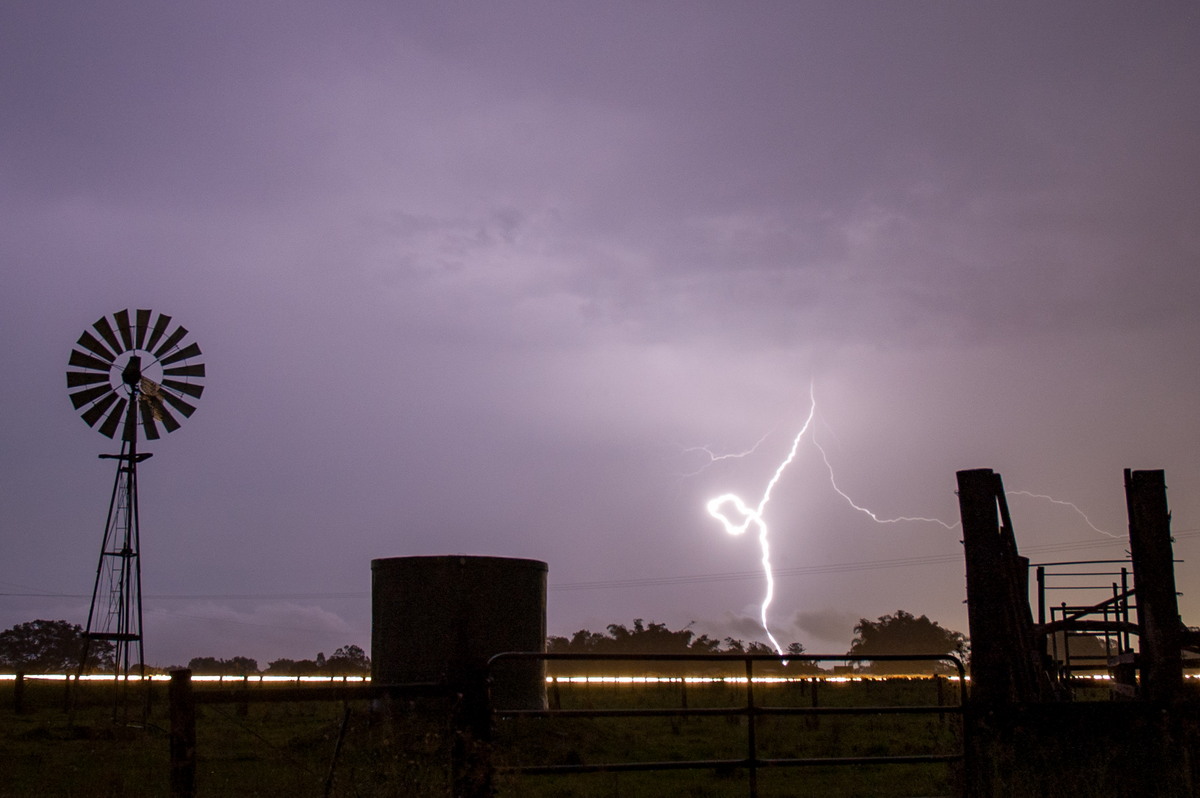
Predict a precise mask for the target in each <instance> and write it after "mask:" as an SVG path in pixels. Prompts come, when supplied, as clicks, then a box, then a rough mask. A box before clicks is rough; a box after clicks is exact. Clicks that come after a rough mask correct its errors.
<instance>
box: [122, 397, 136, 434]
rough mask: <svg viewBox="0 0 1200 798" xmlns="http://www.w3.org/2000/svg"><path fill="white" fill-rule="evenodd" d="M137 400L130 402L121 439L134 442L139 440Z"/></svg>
mask: <svg viewBox="0 0 1200 798" xmlns="http://www.w3.org/2000/svg"><path fill="white" fill-rule="evenodd" d="M137 406H138V403H137V402H130V403H129V411H128V412H127V413H126V414H125V428H124V429H123V430H122V431H121V440H123V441H129V442H130V443H133V442H135V441H137V428H138V413H137V410H138V408H137Z"/></svg>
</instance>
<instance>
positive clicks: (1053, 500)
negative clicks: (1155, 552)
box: [1005, 490, 1121, 540]
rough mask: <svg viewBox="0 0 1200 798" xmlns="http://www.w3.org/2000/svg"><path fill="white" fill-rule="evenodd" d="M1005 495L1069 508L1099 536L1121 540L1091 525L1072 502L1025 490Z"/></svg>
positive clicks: (1085, 515)
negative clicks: (1039, 500)
mask: <svg viewBox="0 0 1200 798" xmlns="http://www.w3.org/2000/svg"><path fill="white" fill-rule="evenodd" d="M1005 493H1007V494H1008V495H1009V496H1028V497H1030V498H1032V499H1045V500H1046V501H1048V502H1051V503H1052V504H1060V505H1062V506H1063V507H1070V508H1071V509H1072V510H1074V511H1075V512H1077V513H1079V516H1080V517H1081V518H1082V519H1083V521H1084V523H1086V524H1087V525H1088V526H1090V527H1091V528H1092V529H1094V530H1095V531H1097V532H1099V533H1100V534H1101V535H1107V536H1108V537H1110V538H1116V539H1118V540H1119V539H1120V538H1121V536H1120V535H1114V534H1113V533H1112V532H1106V531H1104V530H1103V529H1101V528H1100V527H1098V526H1096V525H1095V524H1093V523H1092V519H1090V518H1088V517H1087V513H1085V512H1084V511H1083V510H1081V509H1079V505H1077V504H1074V503H1072V502H1069V501H1065V500H1063V499H1056V498H1054V497H1053V496H1047V495H1046V494H1044V493H1030V492H1029V491H1027V490H1009V491H1005Z"/></svg>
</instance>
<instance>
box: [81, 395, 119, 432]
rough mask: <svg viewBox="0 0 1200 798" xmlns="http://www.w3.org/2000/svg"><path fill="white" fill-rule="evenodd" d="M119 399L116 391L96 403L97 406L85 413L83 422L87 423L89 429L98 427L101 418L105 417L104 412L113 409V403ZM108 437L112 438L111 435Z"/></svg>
mask: <svg viewBox="0 0 1200 798" xmlns="http://www.w3.org/2000/svg"><path fill="white" fill-rule="evenodd" d="M117 398H118V397H117V394H116V392H115V391H114V392H113V393H110V394H109V395H108V396H105V397H104V398H103V399H101V400H100V401H99V402H96V404H94V405H92V406H91V407H89V408H88V409H87V410H85V411H83V420H84V421H86V422H87V425H88V426H89V427H94V426H96V422H98V421H99V420H100V417H101V416H103V415H104V411H105V410H107V409H108V408H110V407H112V403H113V402H115V401H117ZM108 437H110V438H111V437H112V436H111V435H109V436H108Z"/></svg>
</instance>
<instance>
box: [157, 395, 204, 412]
mask: <svg viewBox="0 0 1200 798" xmlns="http://www.w3.org/2000/svg"><path fill="white" fill-rule="evenodd" d="M162 398H163V399H164V400H166V402H167V404H169V405H171V407H173V408H175V409H176V410H178V411H179V412H180V413H183V415H184V416H188V417H190V416H191V415H192V413H195V412H196V406H195V405H190V404H188V403H187V402H185V401H183V400H182V399H180V398H179V397H178V396H176V395H175V394H173V393H170V392H167V393H164V394H163V395H162Z"/></svg>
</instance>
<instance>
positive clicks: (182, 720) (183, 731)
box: [167, 668, 196, 798]
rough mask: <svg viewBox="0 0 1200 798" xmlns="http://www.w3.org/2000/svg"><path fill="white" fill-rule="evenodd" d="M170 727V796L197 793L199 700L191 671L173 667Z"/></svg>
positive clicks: (178, 797)
mask: <svg viewBox="0 0 1200 798" xmlns="http://www.w3.org/2000/svg"><path fill="white" fill-rule="evenodd" d="M167 702H168V704H169V705H170V717H171V731H170V749H171V798H195V795H196V701H195V697H194V696H193V695H192V672H191V671H190V670H188V669H187V668H179V669H178V670H173V671H171V683H170V685H169V686H168V688H167Z"/></svg>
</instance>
